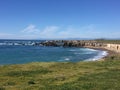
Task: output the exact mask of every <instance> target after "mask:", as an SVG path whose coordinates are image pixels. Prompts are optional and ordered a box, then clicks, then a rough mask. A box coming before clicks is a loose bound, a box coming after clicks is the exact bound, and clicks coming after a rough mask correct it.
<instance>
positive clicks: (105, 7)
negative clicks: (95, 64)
mask: <svg viewBox="0 0 120 90" xmlns="http://www.w3.org/2000/svg"><path fill="white" fill-rule="evenodd" d="M44 38H45V39H59V38H61V39H64V38H120V0H0V39H44Z"/></svg>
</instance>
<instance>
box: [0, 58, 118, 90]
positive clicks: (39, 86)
mask: <svg viewBox="0 0 120 90" xmlns="http://www.w3.org/2000/svg"><path fill="white" fill-rule="evenodd" d="M113 57H114V58H113ZM119 59H120V57H119V56H111V57H108V58H106V60H105V61H95V62H77V63H71V62H64V63H63V62H62V63H57V62H50V63H45V62H41V63H39V62H35V63H29V64H21V65H4V66H0V90H119V89H120V60H119Z"/></svg>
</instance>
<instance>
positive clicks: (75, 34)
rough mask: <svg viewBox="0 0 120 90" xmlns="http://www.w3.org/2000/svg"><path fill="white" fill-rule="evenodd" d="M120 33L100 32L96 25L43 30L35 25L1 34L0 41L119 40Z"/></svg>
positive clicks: (47, 27)
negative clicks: (108, 38)
mask: <svg viewBox="0 0 120 90" xmlns="http://www.w3.org/2000/svg"><path fill="white" fill-rule="evenodd" d="M118 34H120V32H107V35H106V32H102V31H100V30H98V28H97V26H96V25H94V24H90V25H86V26H81V27H77V28H76V27H73V26H68V27H60V26H46V27H44V28H42V29H40V28H38V27H37V26H36V25H34V24H30V25H28V26H26V27H25V28H24V29H23V30H19V31H18V32H17V33H14V34H13V33H3V32H0V39H69V38H93V37H94V38H107V37H108V36H111V35H112V36H114V37H111V38H118V37H115V36H118Z"/></svg>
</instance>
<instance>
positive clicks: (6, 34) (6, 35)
mask: <svg viewBox="0 0 120 90" xmlns="http://www.w3.org/2000/svg"><path fill="white" fill-rule="evenodd" d="M13 35H14V34H10V33H0V39H5V38H6V39H9V38H10V37H12V36H13Z"/></svg>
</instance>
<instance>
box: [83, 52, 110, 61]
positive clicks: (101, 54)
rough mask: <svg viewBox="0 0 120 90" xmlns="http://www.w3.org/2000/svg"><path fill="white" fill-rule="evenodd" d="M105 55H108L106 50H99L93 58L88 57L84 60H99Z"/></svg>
mask: <svg viewBox="0 0 120 90" xmlns="http://www.w3.org/2000/svg"><path fill="white" fill-rule="evenodd" d="M107 55H108V52H107V51H100V52H99V53H98V55H97V56H94V57H93V58H89V59H87V60H85V61H96V60H99V59H101V58H103V57H105V56H107Z"/></svg>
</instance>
